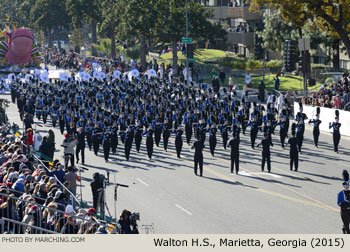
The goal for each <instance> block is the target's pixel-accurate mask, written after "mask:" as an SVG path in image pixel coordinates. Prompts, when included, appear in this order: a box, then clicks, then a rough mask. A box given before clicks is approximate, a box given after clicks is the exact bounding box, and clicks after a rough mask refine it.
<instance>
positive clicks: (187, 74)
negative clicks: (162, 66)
mask: <svg viewBox="0 0 350 252" xmlns="http://www.w3.org/2000/svg"><path fill="white" fill-rule="evenodd" d="M187 37H188V0H186V38H187ZM186 71H187V73H186V84H187V86H189V85H190V78H189V77H190V76H189V69H188V44H186Z"/></svg>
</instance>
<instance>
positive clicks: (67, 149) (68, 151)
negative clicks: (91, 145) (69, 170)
mask: <svg viewBox="0 0 350 252" xmlns="http://www.w3.org/2000/svg"><path fill="white" fill-rule="evenodd" d="M64 138H65V139H64V140H63V143H62V145H61V146H62V147H63V148H64V160H65V162H64V165H65V167H68V162H69V160H70V163H71V166H74V147H75V145H76V144H77V141H76V140H74V139H73V138H72V137H70V136H69V134H68V133H66V134H64Z"/></svg>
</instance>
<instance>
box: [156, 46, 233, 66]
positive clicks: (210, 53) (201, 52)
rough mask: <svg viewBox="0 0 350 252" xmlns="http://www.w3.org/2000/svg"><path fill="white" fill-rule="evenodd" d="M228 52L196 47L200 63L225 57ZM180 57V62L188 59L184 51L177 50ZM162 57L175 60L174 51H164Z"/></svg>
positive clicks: (165, 59) (196, 56) (195, 53)
mask: <svg viewBox="0 0 350 252" xmlns="http://www.w3.org/2000/svg"><path fill="white" fill-rule="evenodd" d="M226 55H227V54H226V53H225V52H224V51H221V50H214V49H196V50H195V51H194V58H195V59H196V62H198V63H204V62H205V61H206V60H209V59H214V58H223V57H226ZM177 57H178V63H184V62H185V60H186V57H185V56H184V55H183V54H182V52H177ZM160 58H161V59H162V60H164V61H172V60H173V53H172V52H169V53H164V54H163V55H161V56H160ZM162 60H161V61H162Z"/></svg>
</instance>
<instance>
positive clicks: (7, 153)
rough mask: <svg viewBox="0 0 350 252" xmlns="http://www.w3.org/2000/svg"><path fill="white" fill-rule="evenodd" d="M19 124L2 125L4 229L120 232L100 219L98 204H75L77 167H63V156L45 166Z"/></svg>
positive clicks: (0, 222) (0, 212)
mask: <svg viewBox="0 0 350 252" xmlns="http://www.w3.org/2000/svg"><path fill="white" fill-rule="evenodd" d="M15 128H16V127H10V125H3V126H1V128H0V129H1V130H0V132H1V135H0V233H1V232H3V233H16V234H23V233H39V232H41V231H42V229H44V230H50V231H54V232H57V233H64V234H95V233H100V234H103V233H109V232H116V229H114V230H113V229H111V230H109V229H108V228H106V226H105V225H104V224H102V223H101V222H100V221H98V220H97V218H96V210H95V209H94V208H90V209H83V208H79V204H73V203H74V201H75V199H74V197H73V195H72V194H71V191H75V190H76V186H77V185H76V184H77V183H76V182H77V181H76V180H79V179H80V178H79V177H78V176H77V175H76V174H75V171H74V168H73V167H68V169H65V170H63V169H62V165H61V164H60V162H59V160H54V161H53V162H49V165H48V167H46V166H44V163H43V162H41V161H39V159H40V158H38V156H37V154H35V152H33V149H31V148H30V147H29V145H28V139H27V137H28V133H27V134H26V136H22V137H21V136H20V135H19V133H18V132H17V131H16V130H15ZM29 142H30V141H29ZM32 142H33V141H32ZM72 202H73V203H72ZM73 206H74V207H73ZM9 220H12V221H9ZM21 223H23V224H21ZM25 224H28V225H25ZM35 227H38V228H35ZM39 228H42V229H39ZM40 230H41V231H40Z"/></svg>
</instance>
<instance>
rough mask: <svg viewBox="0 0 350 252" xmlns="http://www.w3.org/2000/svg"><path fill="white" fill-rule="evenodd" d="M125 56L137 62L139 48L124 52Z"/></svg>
mask: <svg viewBox="0 0 350 252" xmlns="http://www.w3.org/2000/svg"><path fill="white" fill-rule="evenodd" d="M126 56H127V57H128V58H130V59H133V60H137V59H138V58H140V48H138V47H134V48H130V49H127V50H126Z"/></svg>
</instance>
